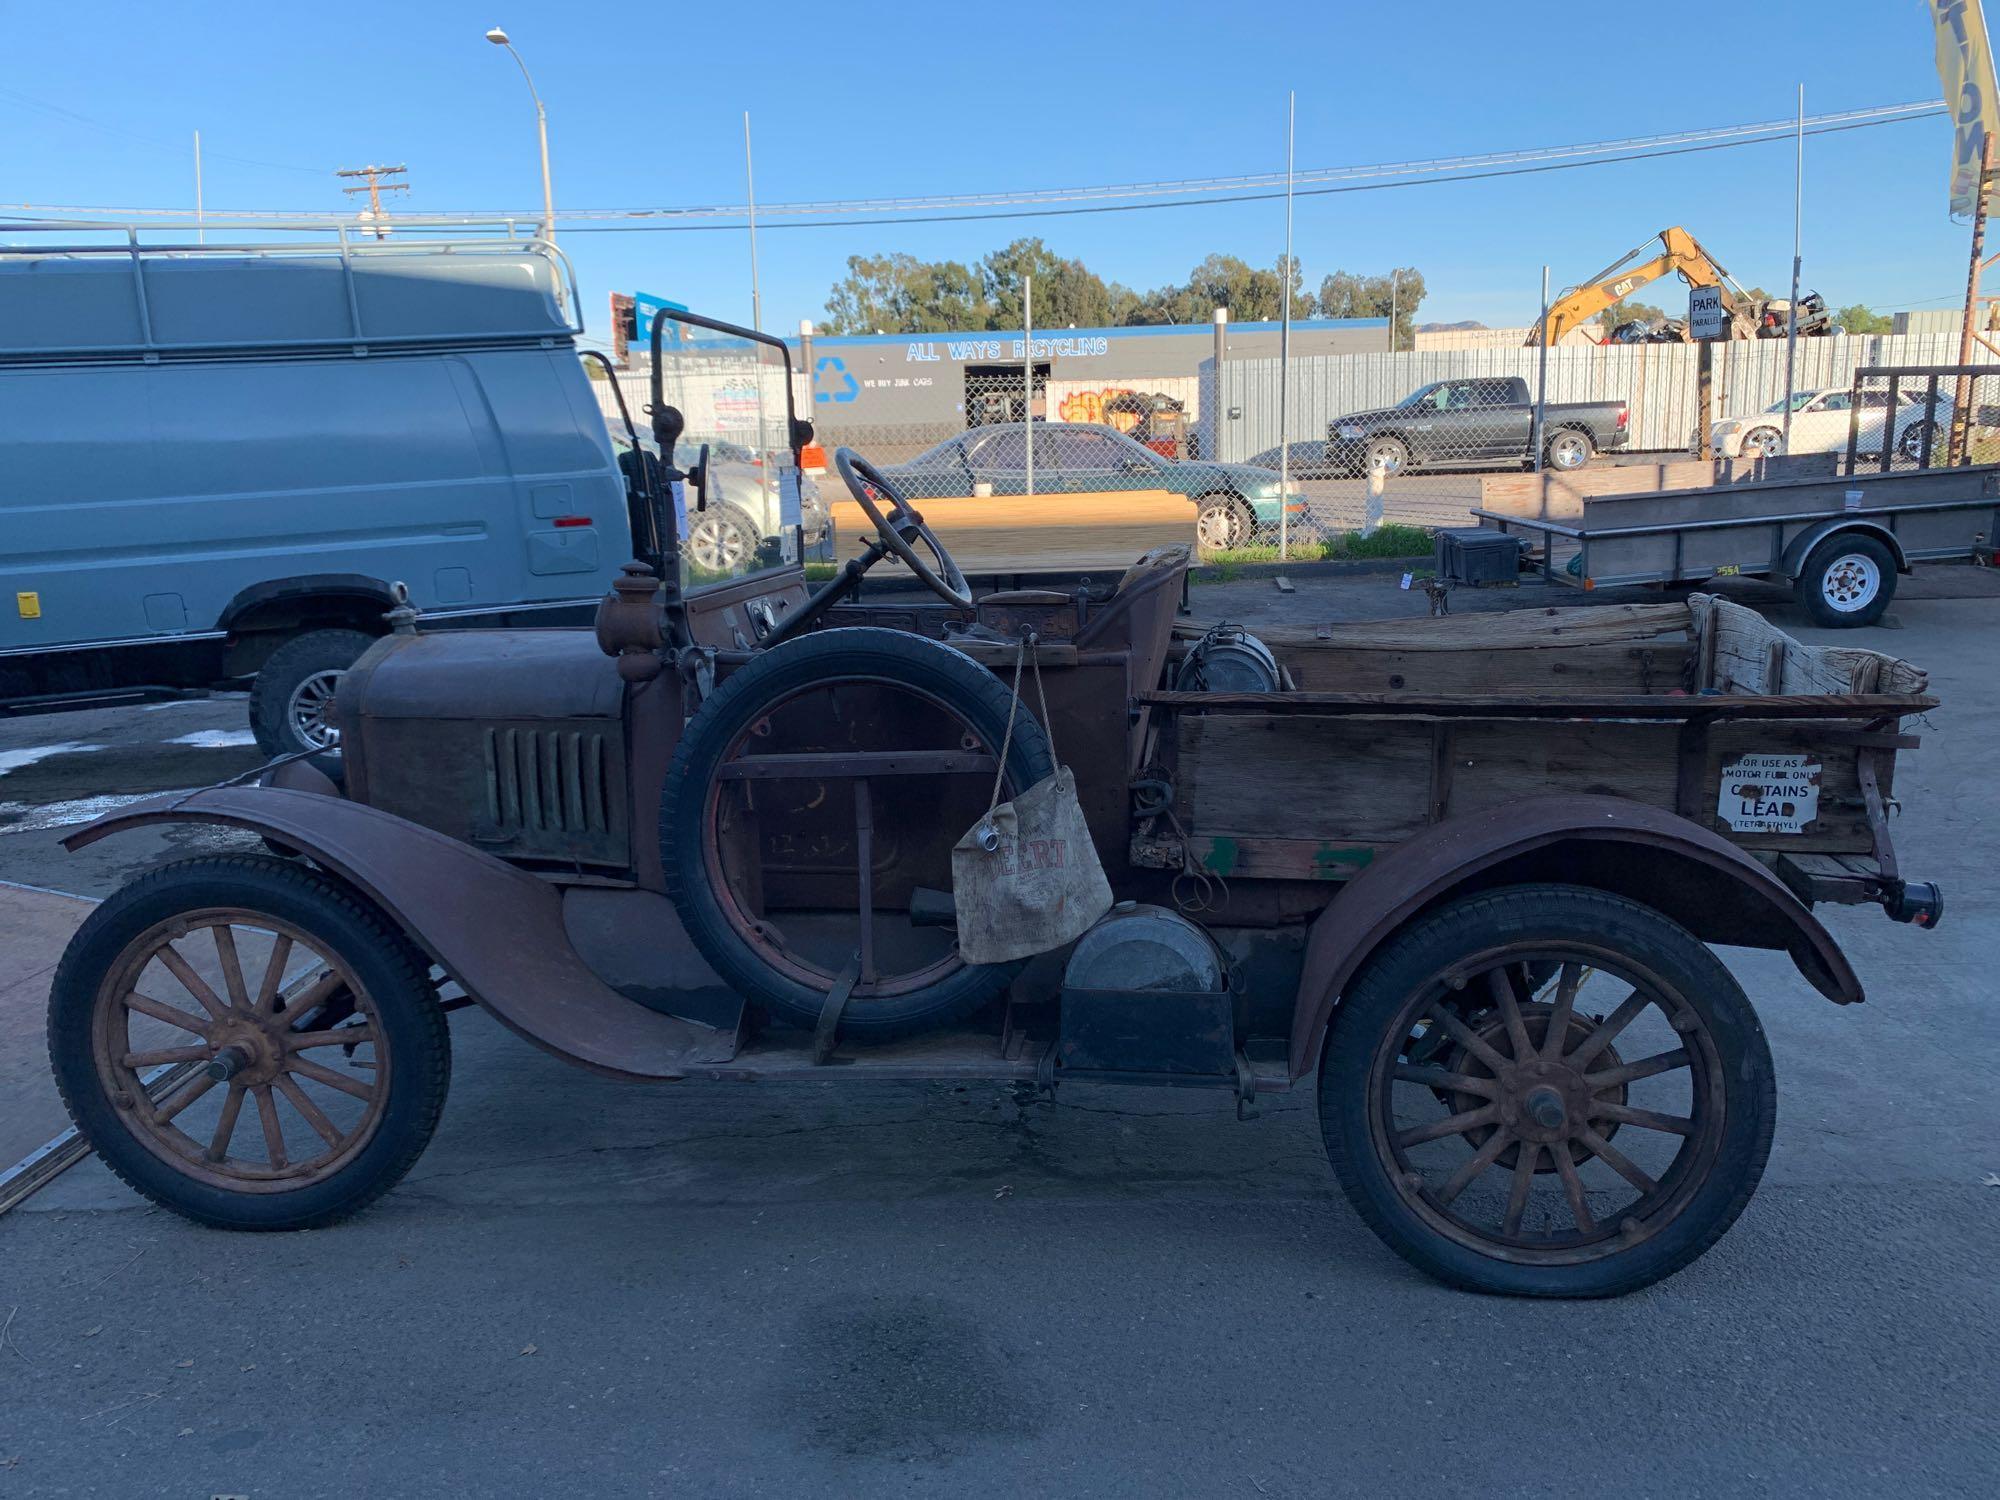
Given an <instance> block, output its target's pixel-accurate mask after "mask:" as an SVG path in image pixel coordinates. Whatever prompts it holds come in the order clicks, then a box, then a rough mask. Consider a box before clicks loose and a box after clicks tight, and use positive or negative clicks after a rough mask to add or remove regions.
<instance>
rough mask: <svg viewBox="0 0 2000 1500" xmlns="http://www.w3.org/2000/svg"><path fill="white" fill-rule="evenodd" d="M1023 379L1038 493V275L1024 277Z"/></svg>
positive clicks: (1031, 485) (1029, 464)
mask: <svg viewBox="0 0 2000 1500" xmlns="http://www.w3.org/2000/svg"><path fill="white" fill-rule="evenodd" d="M1021 382H1022V404H1021V415H1022V416H1023V417H1024V418H1026V420H1025V421H1024V422H1022V424H1021V427H1022V430H1023V431H1025V432H1026V433H1027V436H1028V442H1027V451H1028V456H1027V461H1026V469H1027V476H1028V485H1027V494H1028V496H1029V498H1030V499H1032V498H1033V497H1034V493H1035V278H1034V277H1032V276H1023V277H1022V278H1021Z"/></svg>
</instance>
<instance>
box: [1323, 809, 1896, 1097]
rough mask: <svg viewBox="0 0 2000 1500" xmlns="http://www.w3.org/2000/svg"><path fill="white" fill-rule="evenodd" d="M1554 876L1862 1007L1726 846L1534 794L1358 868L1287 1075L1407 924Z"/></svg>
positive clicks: (1831, 955)
mask: <svg viewBox="0 0 2000 1500" xmlns="http://www.w3.org/2000/svg"><path fill="white" fill-rule="evenodd" d="M1551 880H1553V881H1564V882H1567V883H1569V884H1572V885H1586V886H1591V887H1593V888H1595V889H1599V890H1607V891H1611V892H1613V893H1615V894H1617V895H1622V896H1627V897H1630V898H1631V899H1632V900H1634V901H1638V902H1641V903H1642V904H1644V905H1647V906H1650V907H1653V908H1654V909H1656V910H1658V911H1660V912H1662V913H1664V914H1665V915H1667V916H1669V917H1671V918H1673V919H1674V920H1675V921H1677V922H1679V923H1680V924H1681V925H1682V926H1684V927H1686V928H1687V929H1688V930H1689V931H1690V932H1692V933H1693V934H1694V935H1695V936H1696V937H1698V938H1700V939H1701V940H1702V941H1703V942H1705V943H1721V944H1725V945H1733V946H1738V947H1746V948H1777V949H1783V950H1784V951H1785V952H1788V953H1789V954H1791V956H1792V961H1793V962H1794V963H1796V964H1797V965H1798V966H1799V972H1800V973H1802V974H1804V975H1805V977H1806V979H1807V981H1808V982H1809V983H1810V984H1811V985H1812V986H1813V988H1814V989H1816V990H1818V991H1819V992H1820V993H1821V994H1822V995H1824V996H1826V997H1827V999H1829V1000H1832V1001H1835V1002H1837V1003H1839V1004H1842V1005H1849V1004H1853V1003H1855V1002H1858V1001H1859V1000H1861V999H1862V992H1861V981H1860V980H1859V979H1858V978H1856V976H1855V973H1854V969H1853V967H1852V965H1850V964H1849V963H1848V961H1847V958H1846V956H1845V955H1844V954H1843V953H1842V952H1841V951H1840V948H1839V945H1838V944H1836V943H1835V942H1834V940H1833V938H1832V937H1831V936H1830V935H1829V934H1828V932H1827V930H1826V928H1825V927H1823V926H1822V925H1821V924H1820V922H1819V919H1818V918H1817V917H1815V916H1814V915H1813V914H1812V912H1811V910H1810V909H1809V908H1807V907H1806V906H1805V905H1804V903H1802V902H1801V901H1800V900H1799V898H1798V897H1797V896H1795V895H1793V894H1792V891H1791V890H1790V888H1789V887H1787V886H1786V885H1785V884H1784V883H1783V882H1782V881H1780V880H1779V879H1778V877H1777V876H1776V875H1774V874H1772V873H1771V871H1769V870H1768V869H1766V868H1765V867H1764V866H1763V865H1761V864H1759V863H1758V862H1757V861H1756V860H1754V859H1752V858H1751V857H1750V856H1749V855H1748V854H1745V853H1744V852H1743V851H1742V850H1741V849H1738V848H1737V847H1736V846H1735V845H1734V844H1732V843H1730V842H1729V841H1728V840H1727V839H1724V838H1722V837H1721V836H1720V835H1718V834H1715V833H1712V832H1710V831H1709V830H1708V829H1706V828H1702V827H1700V826H1699V825H1697V824H1695V823H1692V822H1690V821H1688V820H1687V819H1686V818H1683V817H1680V816H1678V815H1676V814H1674V813H1670V812H1667V811H1665V810H1663V809H1661V808H1656V807H1649V806H1647V805H1646V804H1644V803H1641V802H1632V801H1628V800H1626V799H1625V798H1622V797H1600V796H1577V797H1535V798H1530V799H1528V800H1526V801H1522V802H1516V803H1511V804H1509V805H1507V806H1505V807H1498V808H1493V809H1490V810H1487V811H1484V812H1478V813H1471V814H1467V815H1465V816H1463V817H1456V818H1448V819H1446V820H1445V821H1444V822H1442V823H1439V824H1436V825H1435V826H1433V827H1432V828H1430V829H1428V830H1426V831H1425V832H1424V833H1422V834H1420V835H1418V836H1417V837H1416V838H1413V839H1411V840H1410V841H1409V842H1408V843H1405V844H1400V845H1398V846H1397V847H1396V848H1395V849H1393V850H1391V851H1390V852H1389V853H1388V854H1387V855H1385V856H1383V857H1382V858H1381V859H1379V860H1377V861H1376V862H1375V863H1373V864H1371V865H1370V866H1368V868H1367V869H1365V870H1364V871H1362V873H1361V874H1360V875H1358V876H1356V877H1355V878H1354V879H1353V880H1351V881H1350V882H1348V884H1347V885H1346V886H1345V887H1344V888H1343V889H1342V890H1341V892H1340V894H1339V895H1338V896H1336V897H1335V898H1334V899H1333V901H1332V903H1331V904H1330V905H1328V906H1327V908H1326V909H1325V910H1324V911H1322V912H1321V913H1320V914H1319V916H1318V917H1317V918H1316V919H1315V920H1314V922H1313V927H1312V932H1311V934H1310V936H1309V938H1308V940H1307V943H1306V956H1305V966H1304V969H1303V971H1302V973H1301V974H1300V978H1299V994H1298V1002H1297V1004H1296V1006H1295V1007H1294V1010H1293V1013H1292V1039H1291V1058H1290V1061H1291V1072H1292V1076H1293V1077H1294V1078H1299V1077H1302V1076H1303V1075H1304V1074H1305V1072H1306V1070H1307V1069H1309V1068H1310V1067H1311V1066H1312V1065H1313V1061H1314V1059H1315V1058H1316V1056H1317V1055H1318V1051H1319V1044H1320V1038H1321V1037H1322V1036H1323V1035H1324V1034H1325V1031H1326V1023H1327V1020H1328V1018H1329V1017H1330V1016H1331V1015H1332V1013H1333V1007H1334V1004H1335V1002H1336V1001H1337V1000H1338V999H1339V998H1340V995H1341V993H1342V991H1343V990H1345V988H1346V987H1347V985H1348V983H1349V981H1351V980H1352V979H1353V977H1354V976H1355V975H1356V974H1357V973H1359V972H1360V970H1361V968H1362V966H1363V965H1364V964H1365V963H1366V962H1367V961H1368V958H1369V956H1370V955H1371V954H1372V953H1373V952H1374V951H1375V950H1376V949H1377V948H1378V947H1380V946H1381V944H1382V943H1383V942H1384V941H1386V940H1387V939H1388V938H1389V937H1390V936H1391V935H1393V934H1394V933H1395V932H1396V931H1397V930H1398V929H1399V928H1401V927H1402V926H1403V925H1404V924H1405V923H1407V922H1409V921H1410V920H1411V919H1413V918H1414V917H1416V916H1417V915H1418V914H1419V913H1420V912H1422V911H1424V910H1425V909H1427V908H1429V907H1431V906H1434V905H1436V904H1437V903H1438V902H1440V901H1443V900H1445V899H1447V898H1449V897H1452V896H1458V895H1465V894H1469V893H1470V892H1472V891H1474V890H1480V889H1487V888H1491V887H1493V886H1498V885H1513V884H1520V883H1524V882H1530V881H1551Z"/></svg>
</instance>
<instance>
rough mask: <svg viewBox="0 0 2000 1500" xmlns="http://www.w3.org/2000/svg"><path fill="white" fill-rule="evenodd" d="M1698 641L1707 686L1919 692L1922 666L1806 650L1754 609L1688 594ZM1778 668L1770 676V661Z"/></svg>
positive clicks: (1851, 650)
mask: <svg viewBox="0 0 2000 1500" xmlns="http://www.w3.org/2000/svg"><path fill="white" fill-rule="evenodd" d="M1688 607H1689V610H1690V611H1691V613H1692V616H1693V619H1694V622H1695V631H1696V634H1697V637H1698V638H1700V639H1701V640H1702V643H1703V648H1704V651H1705V652H1706V653H1707V654H1708V659H1709V660H1710V661H1711V662H1712V668H1711V670H1710V671H1709V673H1708V676H1707V683H1708V684H1709V685H1712V686H1715V687H1720V688H1723V689H1724V690H1725V691H1729V690H1734V691H1739V692H1751V693H1772V694H1777V695H1781V696H1797V695H1800V694H1810V693H1834V694H1846V693H1921V692H1922V691H1923V690H1924V689H1925V687H1927V686H1928V685H1929V677H1928V674H1926V673H1925V672H1924V671H1923V669H1922V668H1920V667H1916V666H1913V665H1911V664H1910V663H1909V662H1906V661H1903V660H1900V659H1899V658H1897V657H1893V656H1890V655H1888V654H1887V653H1886V652H1881V651H1870V650H1868V649H1867V648H1865V647H1860V646H1809V645H1807V644H1805V643H1804V642H1803V641H1797V640H1794V639H1792V637H1790V636H1788V635H1786V634H1785V633H1784V632H1783V631H1782V630H1780V629H1778V627H1777V626H1775V625H1773V624H1771V622H1770V621H1768V620H1766V619H1765V618H1764V617H1763V616H1762V615H1760V614H1758V613H1757V611H1756V610H1754V609H1746V608H1744V607H1743V606H1742V605H1740V604H1735V603H1732V602H1731V601H1730V600H1727V599H1723V598H1719V597H1717V596H1715V595H1712V594H1691V595H1689V596H1688ZM1774 662H1775V663H1776V664H1777V666H1778V668H1779V670H1778V672H1777V674H1776V675H1775V676H1774V675H1773V673H1772V666H1773V663H1774Z"/></svg>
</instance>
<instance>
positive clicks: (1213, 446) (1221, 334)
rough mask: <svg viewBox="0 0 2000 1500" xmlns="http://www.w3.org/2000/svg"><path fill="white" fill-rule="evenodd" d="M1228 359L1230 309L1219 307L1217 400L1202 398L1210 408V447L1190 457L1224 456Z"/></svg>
mask: <svg viewBox="0 0 2000 1500" xmlns="http://www.w3.org/2000/svg"><path fill="white" fill-rule="evenodd" d="M1228 358H1229V309H1228V308H1226V307H1218V308H1217V309H1216V310H1215V392H1214V394H1215V399H1214V401H1213V402H1210V401H1209V400H1208V398H1207V397H1206V396H1204V397H1203V398H1202V400H1203V403H1204V404H1205V405H1207V407H1208V446H1207V448H1206V450H1205V451H1204V452H1202V453H1200V454H1193V455H1190V456H1191V457H1199V458H1206V459H1219V458H1220V457H1221V456H1222V424H1223V423H1224V422H1225V421H1227V420H1228V418H1229V411H1228V407H1227V405H1226V402H1227V401H1228V396H1227V394H1226V392H1225V390H1224V387H1223V383H1222V382H1223V374H1222V366H1223V364H1224V362H1225V361H1227V360H1228Z"/></svg>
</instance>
